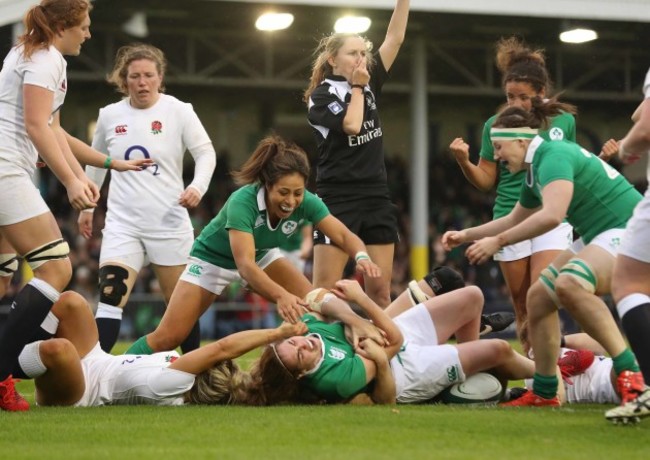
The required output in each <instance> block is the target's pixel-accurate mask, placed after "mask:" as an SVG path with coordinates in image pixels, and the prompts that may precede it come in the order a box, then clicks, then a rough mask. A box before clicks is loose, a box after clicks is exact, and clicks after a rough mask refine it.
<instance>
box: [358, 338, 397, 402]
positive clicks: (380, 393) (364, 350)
mask: <svg viewBox="0 0 650 460" xmlns="http://www.w3.org/2000/svg"><path fill="white" fill-rule="evenodd" d="M358 352H359V357H360V358H361V359H362V361H363V365H364V367H365V370H366V381H367V382H368V383H371V382H372V384H373V387H372V391H371V392H370V398H371V399H372V401H373V402H374V403H375V404H395V403H396V400H395V398H396V394H397V389H396V387H395V378H394V377H393V372H392V370H391V367H390V361H389V359H388V357H387V356H386V353H384V349H383V348H382V347H380V346H379V345H377V344H376V343H375V342H374V341H373V340H364V341H362V342H361V343H360V344H359V350H358Z"/></svg>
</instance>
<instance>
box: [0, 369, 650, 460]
mask: <svg viewBox="0 0 650 460" xmlns="http://www.w3.org/2000/svg"><path fill="white" fill-rule="evenodd" d="M250 359H251V357H250V356H249V357H246V358H245V360H244V361H245V362H246V361H249V360H250ZM244 365H245V364H244ZM19 390H20V391H21V392H22V393H23V394H24V395H25V396H26V397H27V398H28V399H30V402H31V401H33V385H32V383H31V382H21V383H19ZM605 409H606V407H605V406H597V405H581V406H564V407H562V408H560V409H499V408H487V407H481V408H469V407H460V406H398V407H379V406H375V407H358V406H316V407H271V408H247V407H197V406H186V407H148V406H138V407H96V408H83V409H73V408H51V407H47V408H45V407H33V408H32V410H31V411H29V412H27V413H21V414H9V413H6V412H0V425H1V426H2V429H1V430H0V458H2V459H12V460H13V459H23V458H47V459H55V458H65V459H77V458H79V459H89V458H92V459H94V458H109V459H120V460H125V459H149V458H152V459H154V458H156V459H158V458H180V459H181V460H185V459H187V460H190V459H197V458H218V459H229V458H247V459H248V458H263V459H267V458H268V459H273V458H280V459H293V458H296V459H307V458H308V459H310V460H311V459H320V458H326V459H328V460H332V459H339V458H341V459H347V458H354V459H372V460H377V459H383V458H386V459H389V458H390V459H420V458H422V459H429V458H431V459H433V458H436V459H465V458H468V459H474V458H476V459H483V458H498V459H516V460H522V459H525V460H527V459H537V458H548V459H565V458H571V459H583V458H584V459H589V460H592V459H605V458H611V459H618V458H623V459H626V460H630V459H647V458H649V457H650V443H648V441H647V440H648V436H649V435H650V420H646V421H644V422H642V423H640V424H639V425H636V426H625V427H623V426H613V425H611V424H609V423H608V422H606V421H605V419H604V418H603V413H604V411H605ZM316 446H318V447H316Z"/></svg>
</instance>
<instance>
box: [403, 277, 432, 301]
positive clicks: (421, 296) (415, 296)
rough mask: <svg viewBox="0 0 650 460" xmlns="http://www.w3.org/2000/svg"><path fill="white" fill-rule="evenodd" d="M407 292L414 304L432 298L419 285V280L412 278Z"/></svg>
mask: <svg viewBox="0 0 650 460" xmlns="http://www.w3.org/2000/svg"><path fill="white" fill-rule="evenodd" d="M406 292H408V295H409V300H410V301H411V304H412V305H413V306H415V305H417V304H419V303H423V302H425V301H427V300H428V299H430V298H431V297H430V296H428V295H427V294H426V293H425V292H424V291H423V290H422V288H421V287H420V286H418V282H417V281H415V280H411V281H410V282H409V284H408V287H407V288H406Z"/></svg>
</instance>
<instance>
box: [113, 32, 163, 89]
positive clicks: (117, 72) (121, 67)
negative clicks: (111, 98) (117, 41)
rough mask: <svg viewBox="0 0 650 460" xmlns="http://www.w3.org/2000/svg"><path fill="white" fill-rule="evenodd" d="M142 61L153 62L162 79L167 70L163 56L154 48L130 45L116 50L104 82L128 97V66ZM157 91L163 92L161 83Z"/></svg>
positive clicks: (143, 44)
mask: <svg viewBox="0 0 650 460" xmlns="http://www.w3.org/2000/svg"><path fill="white" fill-rule="evenodd" d="M142 59H146V60H148V61H151V62H153V63H154V64H155V65H156V70H157V71H158V74H159V75H160V78H161V79H162V78H163V77H164V75H165V72H166V70H167V59H165V54H164V53H163V52H162V51H161V50H160V49H158V48H156V47H155V46H152V45H147V44H145V43H132V44H130V45H126V46H123V47H121V48H120V49H119V50H117V55H116V56H115V65H114V66H113V70H112V71H111V73H110V74H109V75H108V76H107V77H106V81H108V82H109V83H111V84H113V85H115V87H116V88H117V90H118V91H119V92H120V93H122V94H124V95H125V96H128V95H129V90H128V86H127V84H126V77H127V75H128V73H129V64H131V63H132V62H133V61H139V60H142ZM159 90H160V92H161V93H163V92H165V86H164V85H163V84H162V83H161V85H160V88H159Z"/></svg>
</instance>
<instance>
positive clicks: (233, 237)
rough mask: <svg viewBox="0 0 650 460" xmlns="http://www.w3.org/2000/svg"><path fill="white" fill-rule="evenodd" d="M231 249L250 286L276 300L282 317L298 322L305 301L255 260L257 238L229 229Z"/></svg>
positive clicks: (264, 295) (265, 296) (271, 299)
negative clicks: (281, 284)
mask: <svg viewBox="0 0 650 460" xmlns="http://www.w3.org/2000/svg"><path fill="white" fill-rule="evenodd" d="M228 238H229V240H230V249H231V251H232V254H233V257H234V259H235V264H236V265H237V270H238V271H239V274H240V275H241V276H242V278H244V279H245V280H246V281H247V282H248V284H249V285H250V287H251V288H252V289H254V290H255V292H257V293H258V294H259V295H261V296H262V297H264V298H265V299H267V300H269V301H271V302H275V304H276V305H277V308H278V313H279V314H280V316H282V319H284V320H285V321H289V322H290V323H295V322H297V321H298V320H299V319H300V317H301V316H302V314H303V310H304V308H303V307H304V305H305V304H304V302H303V301H302V299H300V298H299V297H298V296H295V295H293V294H291V293H290V292H289V291H287V290H286V289H284V288H283V287H282V286H280V285H279V284H278V283H276V282H275V281H273V280H272V279H271V278H270V277H269V276H268V275H267V274H266V273H265V272H264V270H262V269H261V268H260V267H259V266H258V265H257V263H256V262H255V238H254V237H253V234H252V233H248V232H243V231H241V230H235V229H232V228H231V229H229V230H228Z"/></svg>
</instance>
